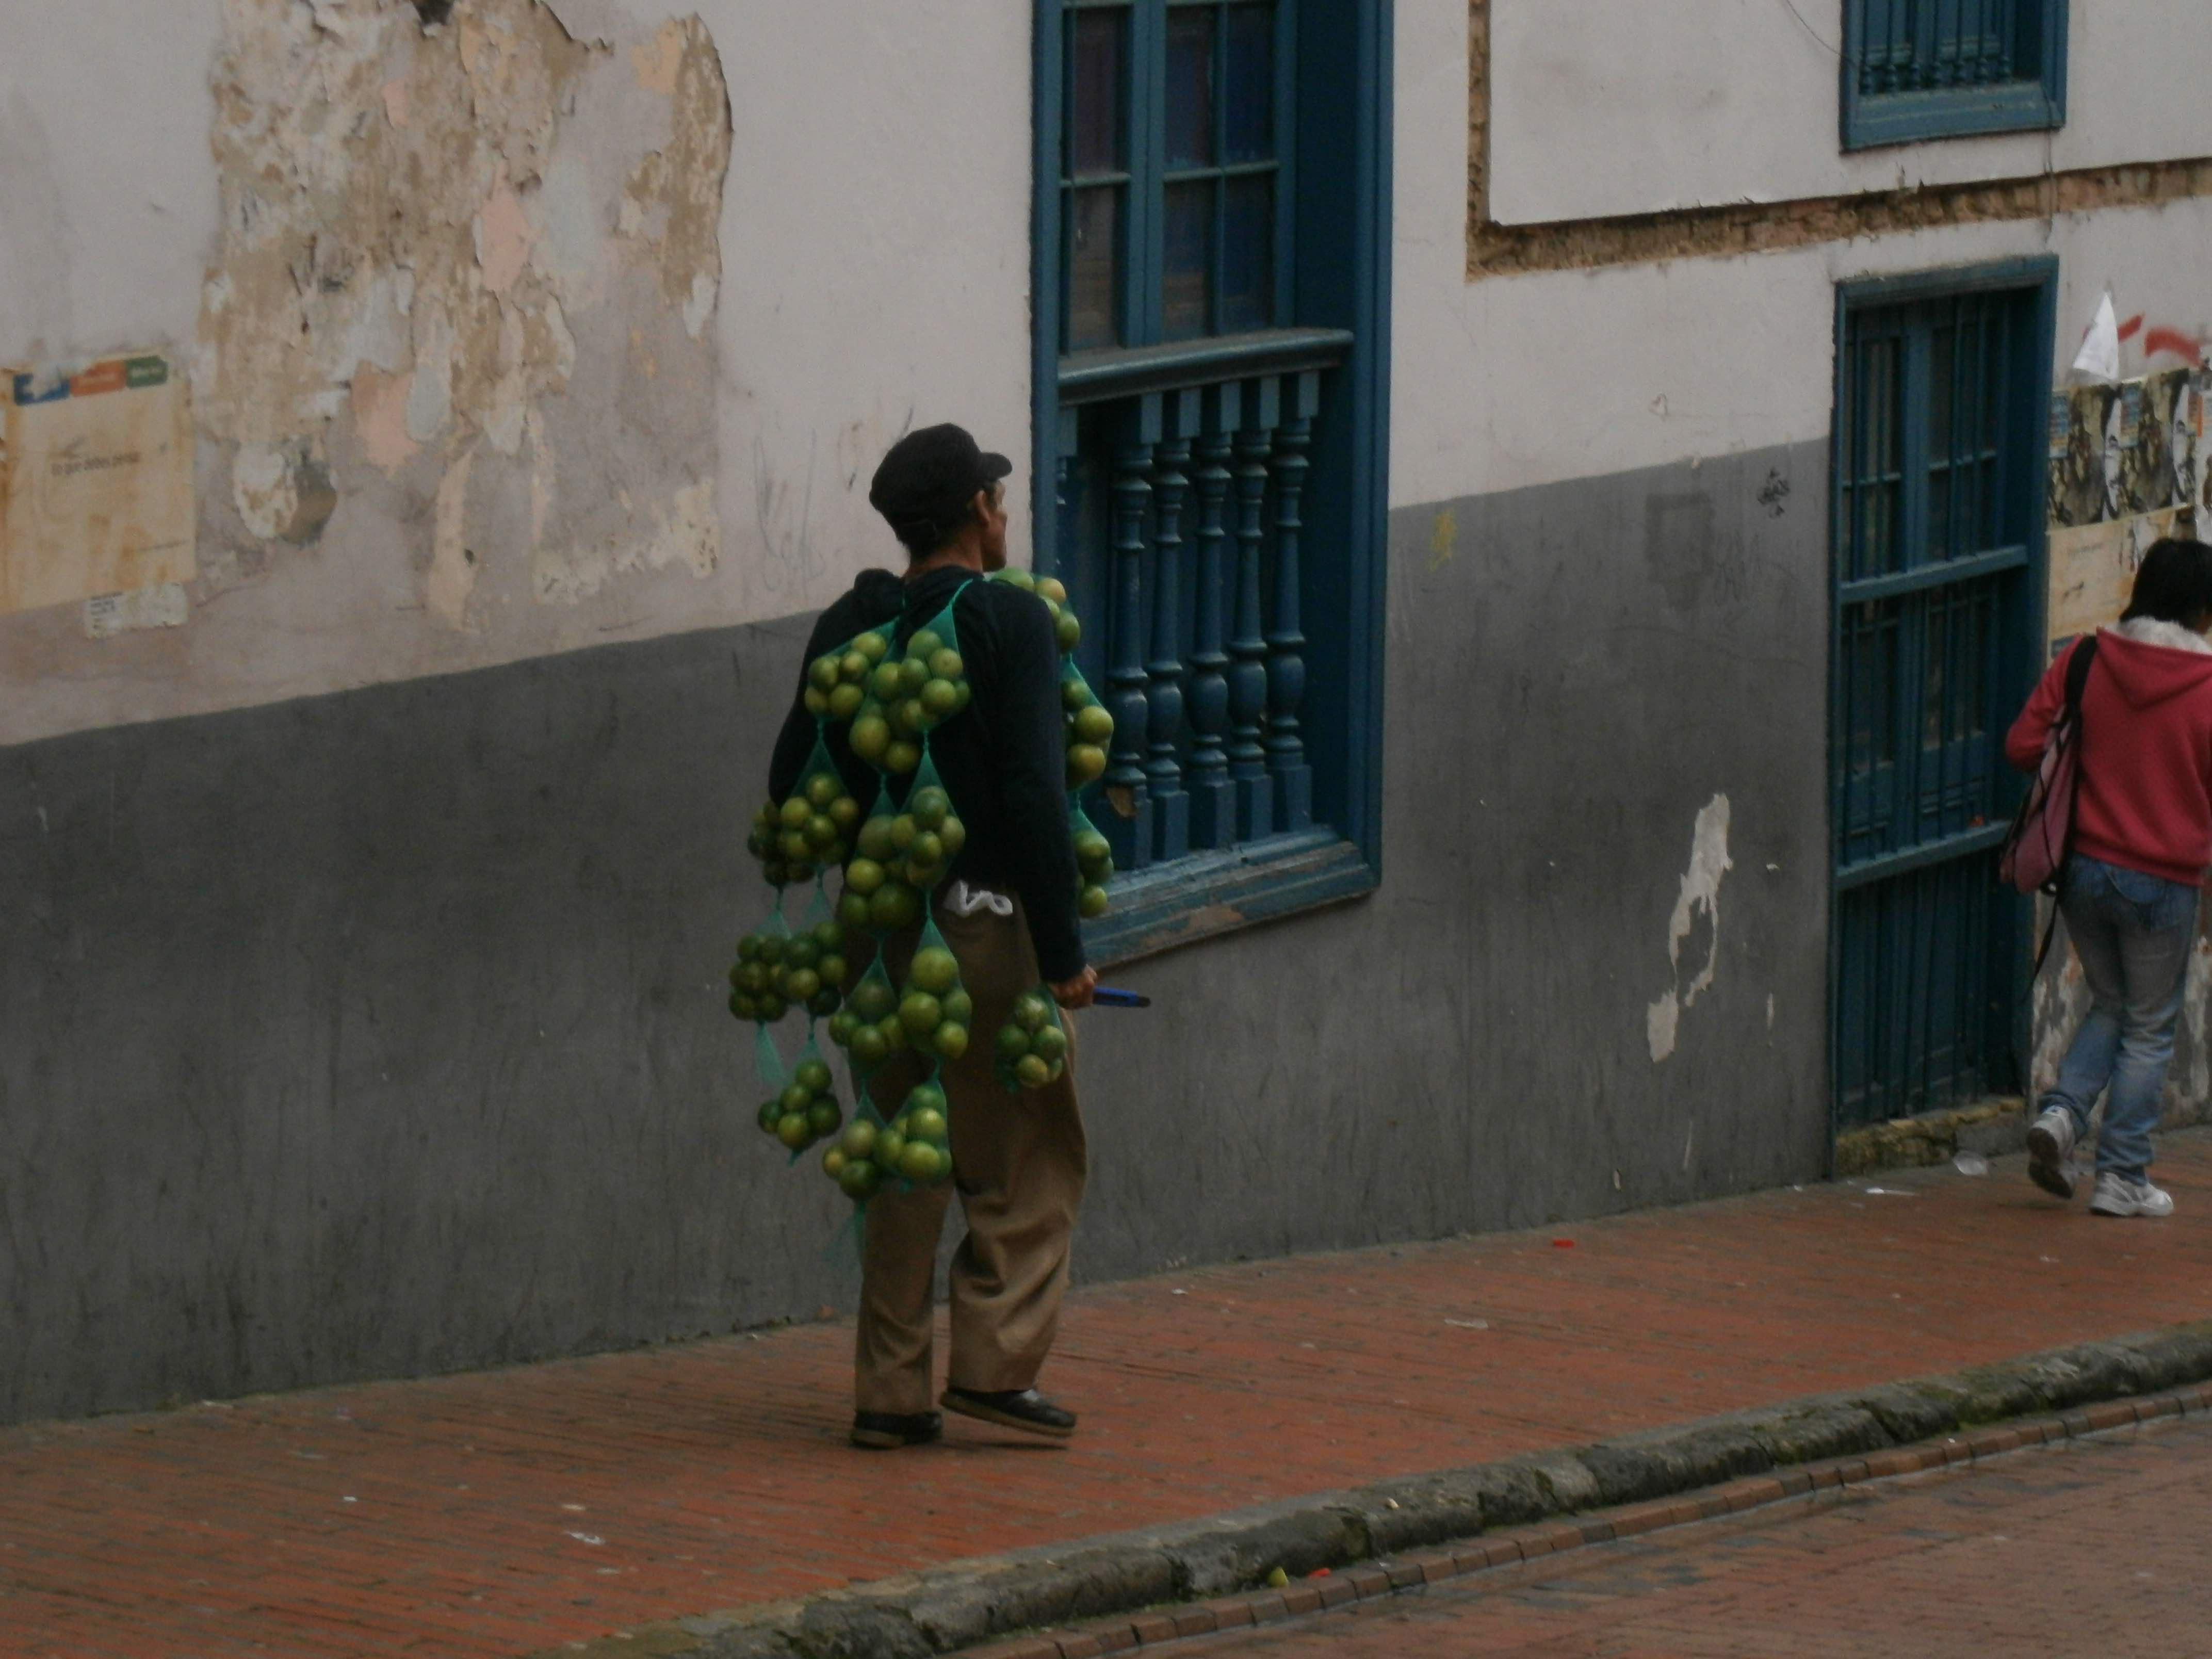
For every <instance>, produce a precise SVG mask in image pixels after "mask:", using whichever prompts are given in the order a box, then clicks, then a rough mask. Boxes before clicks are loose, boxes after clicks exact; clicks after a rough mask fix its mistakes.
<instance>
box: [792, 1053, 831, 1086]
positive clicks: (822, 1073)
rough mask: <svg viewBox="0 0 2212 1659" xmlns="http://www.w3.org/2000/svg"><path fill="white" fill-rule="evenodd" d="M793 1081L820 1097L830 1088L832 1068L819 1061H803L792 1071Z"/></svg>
mask: <svg viewBox="0 0 2212 1659" xmlns="http://www.w3.org/2000/svg"><path fill="white" fill-rule="evenodd" d="M791 1080H792V1081H793V1083H795V1084H797V1085H799V1087H800V1088H802V1089H805V1090H806V1091H809V1092H811V1093H813V1094H817V1095H818V1094H820V1093H821V1092H822V1091H823V1090H824V1089H827V1088H828V1087H829V1066H827V1065H825V1064H824V1063H823V1061H821V1060H800V1061H799V1064H798V1065H797V1066H794V1067H793V1069H792V1073H791Z"/></svg>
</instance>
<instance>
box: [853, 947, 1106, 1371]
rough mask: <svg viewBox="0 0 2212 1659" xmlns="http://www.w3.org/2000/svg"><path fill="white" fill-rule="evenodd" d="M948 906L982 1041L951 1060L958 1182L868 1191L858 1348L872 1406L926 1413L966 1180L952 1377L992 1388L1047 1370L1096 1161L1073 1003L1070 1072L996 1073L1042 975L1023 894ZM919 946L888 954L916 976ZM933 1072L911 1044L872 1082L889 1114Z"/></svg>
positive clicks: (857, 1367)
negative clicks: (1016, 1079) (1023, 1081)
mask: <svg viewBox="0 0 2212 1659" xmlns="http://www.w3.org/2000/svg"><path fill="white" fill-rule="evenodd" d="M936 919H937V927H938V931H939V933H943V934H944V935H945V943H946V944H947V945H951V947H952V954H953V955H954V956H956V957H958V958H959V959H960V977H961V982H962V983H963V985H965V986H966V987H967V989H968V994H969V996H971V997H973V998H974V999H975V1019H974V1024H972V1025H971V1026H970V1028H969V1031H970V1041H969V1046H968V1052H967V1053H966V1054H963V1055H962V1056H961V1057H960V1058H959V1059H958V1060H948V1061H946V1062H945V1076H944V1085H945V1098H946V1100H947V1102H948V1103H949V1105H950V1110H949V1111H948V1113H947V1118H948V1121H949V1122H950V1125H951V1140H952V1164H953V1181H952V1183H951V1184H950V1185H948V1186H939V1187H927V1188H916V1189H915V1190H914V1191H913V1192H910V1193H900V1192H896V1191H891V1190H886V1191H884V1192H882V1193H879V1194H877V1195H876V1197H875V1198H874V1199H872V1200H870V1202H869V1205H868V1212H867V1224H866V1226H867V1235H866V1237H867V1243H866V1249H865V1251H864V1253H863V1255H862V1257H861V1268H860V1331H859V1338H858V1341H857V1343H856V1346H855V1352H854V1374H855V1375H854V1395H855V1397H856V1401H857V1404H858V1406H859V1408H860V1410H862V1411H869V1412H896V1413H920V1412H926V1411H927V1410H929V1409H930V1408H931V1407H932V1406H933V1404H934V1401H935V1395H934V1391H933V1389H932V1388H931V1385H930V1380H931V1352H930V1349H931V1327H932V1324H933V1310H932V1302H933V1294H932V1293H933V1289H934V1285H935V1281H936V1277H937V1243H938V1238H939V1235H940V1234H941V1233H942V1232H943V1231H944V1226H945V1208H946V1206H947V1205H948V1204H949V1203H950V1202H951V1197H952V1193H953V1191H954V1190H955V1189H956V1188H957V1191H958V1193H959V1194H960V1207H961V1209H962V1211H963V1212H964V1214H965V1215H966V1218H967V1222H968V1237H966V1238H965V1239H964V1240H963V1241H962V1243H961V1245H960V1248H959V1249H958V1251H957V1253H955V1255H954V1256H953V1258H952V1271H951V1275H950V1281H949V1284H948V1286H947V1289H948V1291H949V1294H950V1299H951V1304H952V1354H951V1367H950V1375H949V1380H950V1381H951V1383H954V1384H955V1385H957V1387H960V1388H963V1389H981V1390H985V1391H988V1392H996V1391H998V1390H1000V1389H1026V1388H1029V1387H1030V1386H1031V1385H1032V1384H1034V1383H1036V1378H1037V1372H1038V1370H1040V1369H1041V1368H1042V1365H1043V1364H1044V1358H1045V1355H1046V1353H1047V1352H1048V1351H1049V1350H1050V1349H1051V1347H1052V1340H1053V1336H1054V1333H1055V1332H1056V1331H1057V1330H1058V1328H1059V1325H1060V1302H1061V1299H1062V1298H1063V1297H1065V1296H1066V1291H1067V1264H1068V1245H1069V1242H1070V1239H1071V1237H1072V1236H1073V1233H1074V1231H1075V1212H1076V1209H1077V1206H1079V1204H1080V1203H1081V1202H1082V1199H1083V1183H1084V1179H1085V1175H1086V1174H1087V1173H1088V1170H1089V1158H1088V1153H1087V1152H1086V1149H1085V1144H1084V1137H1083V1118H1082V1115H1081V1113H1080V1112H1079V1109H1077V1106H1076V1102H1075V1049H1074V1036H1075V1033H1074V1030H1073V1022H1072V1021H1070V1020H1069V1018H1068V1017H1067V1015H1066V1013H1065V1012H1063V1013H1062V1014H1061V1016H1060V1018H1061V1021H1062V1023H1063V1024H1067V1025H1068V1026H1069V1030H1068V1039H1069V1045H1068V1055H1067V1069H1066V1072H1065V1073H1063V1074H1062V1075H1061V1076H1060V1079H1059V1081H1057V1082H1055V1083H1052V1084H1048V1085H1046V1086H1045V1087H1044V1088H1042V1089H1024V1090H1022V1091H1019V1092H1018V1093H1012V1092H1009V1091H1007V1089H1006V1085H1004V1084H1002V1083H1000V1081H999V1079H998V1075H997V1071H996V1065H995V1043H996V1039H997V1037H998V1035H999V1028H1000V1026H1002V1025H1004V1024H1006V1021H1007V1019H1008V1018H1011V1017H1012V1012H1013V1003H1014V999H1015V998H1016V997H1018V996H1019V995H1020V994H1022V993H1023V992H1024V991H1028V990H1033V989H1035V988H1036V985H1037V977H1038V976H1037V963H1036V949H1035V948H1034V947H1033V946H1032V945H1030V930H1029V926H1028V924H1027V922H1026V921H1024V919H1023V917H1022V913H1021V907H1020V905H1019V904H1018V903H1017V904H1016V906H1015V908H1014V914H1013V915H1011V916H1000V915H993V914H992V913H991V912H990V911H989V910H987V909H983V910H978V911H977V912H976V913H975V915H972V916H957V915H953V914H951V912H950V911H948V910H945V909H944V908H939V910H938V911H937V915H936ZM914 950H915V937H914V935H912V934H907V935H903V936H901V937H898V938H895V939H892V940H890V943H889V944H888V945H886V947H885V951H884V955H885V957H886V960H885V963H884V967H885V969H886V971H887V972H889V973H890V975H891V977H892V978H893V980H894V981H897V980H902V979H903V978H904V977H905V974H906V967H907V963H908V961H909V960H910V959H911V958H912V957H913V954H914ZM928 1071H929V1068H928V1066H927V1064H926V1063H925V1062H923V1061H922V1060H921V1059H920V1058H919V1057H918V1056H915V1055H914V1054H897V1055H894V1056H893V1057H892V1059H891V1060H890V1061H889V1062H888V1063H887V1064H885V1066H884V1068H883V1069H882V1070H881V1071H880V1072H878V1073H876V1075H875V1077H874V1078H873V1079H872V1080H871V1086H870V1093H871V1094H872V1096H873V1097H874V1099H875V1102H876V1104H877V1107H878V1109H879V1110H880V1111H881V1112H882V1113H883V1115H884V1117H885V1118H886V1119H888V1118H890V1117H891V1116H893V1115H896V1113H897V1111H898V1109H899V1105H900V1103H901V1102H902V1101H903V1100H904V1099H905V1098H906V1094H907V1091H908V1090H909V1089H911V1088H913V1087H914V1086H915V1085H916V1084H918V1083H920V1082H921V1081H922V1080H923V1079H925V1078H926V1077H927V1075H928Z"/></svg>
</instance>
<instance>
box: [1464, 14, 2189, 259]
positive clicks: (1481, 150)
mask: <svg viewBox="0 0 2212 1659" xmlns="http://www.w3.org/2000/svg"><path fill="white" fill-rule="evenodd" d="M1490 139H1491V118H1490V0H1468V186H1467V202H1468V231H1467V239H1468V246H1467V279H1468V281H1469V282H1470V283H1472V282H1478V281H1480V280H1481V279H1482V278H1484V277H1486V276H1515V275H1519V274H1522V273H1526V272H1531V271H1541V270H1589V269H1592V268H1594V267H1596V266H1600V265H1620V264H1649V263H1650V262H1653V261H1656V260H1660V259H1698V258H1729V257H1730V256H1733V255H1736V254H1743V253H1771V252H1779V251H1781V250H1783V249H1785V248H1796V247H1809V246H1814V244H1816V243H1820V242H1838V241H1846V240H1854V239H1856V238H1858V237H1862V236H1893V235H1896V234H1899V233H1901V232H1905V231H1913V230H1931V229H1935V228H1939V227H1942V226H1945V225H1978V224H2003V223H2009V222H2017V221H2020V220H2024V219H2050V218H2055V217H2057V216H2058V215H2060V214H2064V213H2091V212H2095V211H2097V210H2101V209H2107V208H2140V207H2155V206H2157V205H2158V204H2160V203H2164V202H2178V201H2185V200H2188V199H2190V198H2191V197H2201V196H2212V157H2199V158H2196V159H2193V160H2187V161H2158V162H2147V163H2146V162H2139V163H2134V164H2130V165H2124V166H2119V167H2075V168H2072V169H2069V170H2068V171H2066V172H2063V173H2040V174H2038V175H2036V176H2034V177H2032V178H2025V179H1991V180H1986V181H1984V182H1981V183H1975V184H1961V185H1922V186H1920V187H1918V188H1916V189H1911V190H1890V191H1869V192H1866V193H1864V194H1862V195H1855V196H1821V197H1810V198H1807V199H1804V200H1800V201H1792V202H1757V203H1744V204H1730V205H1728V206H1725V207H1711V208H1690V209H1684V210H1678V211H1675V212H1672V213H1647V214H1632V215H1627V216H1622V217H1619V218H1608V219H1579V220H1564V221H1561V222H1557V223H1553V224H1541V225H1501V224H1498V223H1497V222H1495V221H1493V220H1492V218H1491V216H1490V174H1491V155H1490Z"/></svg>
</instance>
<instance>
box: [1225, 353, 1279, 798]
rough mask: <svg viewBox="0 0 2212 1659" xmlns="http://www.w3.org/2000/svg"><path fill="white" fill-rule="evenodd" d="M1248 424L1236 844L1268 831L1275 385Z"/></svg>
mask: <svg viewBox="0 0 2212 1659" xmlns="http://www.w3.org/2000/svg"><path fill="white" fill-rule="evenodd" d="M1281 406H1282V383H1281V381H1280V380H1276V379H1273V378H1269V379H1267V380H1255V381H1254V382H1253V383H1252V384H1251V386H1250V387H1249V415H1250V418H1249V420H1248V421H1247V422H1245V423H1244V428H1243V430H1242V431H1241V432H1239V433H1238V434H1237V463H1238V465H1237V620H1236V624H1235V626H1236V632H1235V633H1234V634H1233V635H1231V638H1230V641H1229V654H1230V656H1231V659H1233V665H1232V666H1231V668H1230V671H1229V775H1230V778H1231V781H1233V783H1234V784H1235V786H1236V792H1237V840H1239V841H1255V840H1257V839H1259V838H1260V837H1261V836H1266V835H1269V834H1271V833H1273V829H1274V810H1273V808H1274V783H1273V780H1272V779H1270V778H1269V777H1268V775H1267V747H1266V744H1264V743H1263V741H1262V739H1261V721H1262V720H1264V719H1265V718H1266V716H1267V637H1266V635H1264V634H1263V633H1262V632H1261V615H1260V565H1261V542H1262V540H1263V539H1264V538H1266V535H1267V525H1266V503H1267V462H1268V459H1269V458H1270V457H1271V456H1272V455H1273V453H1274V441H1275V426H1276V423H1277V422H1278V421H1279V418H1280V411H1281Z"/></svg>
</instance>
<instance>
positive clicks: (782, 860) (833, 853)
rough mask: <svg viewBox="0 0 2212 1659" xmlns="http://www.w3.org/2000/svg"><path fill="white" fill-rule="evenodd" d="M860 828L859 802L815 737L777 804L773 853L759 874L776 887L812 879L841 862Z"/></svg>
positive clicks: (835, 763) (833, 760)
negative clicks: (788, 791)
mask: <svg viewBox="0 0 2212 1659" xmlns="http://www.w3.org/2000/svg"><path fill="white" fill-rule="evenodd" d="M859 828H860V802H858V801H857V800H854V799H853V793H852V791H851V790H850V789H848V787H846V784H845V775H844V774H843V773H842V772H840V771H839V770H838V769H837V762H836V757H833V756H832V755H831V754H830V752H829V744H827V743H826V742H824V741H823V739H822V738H818V737H817V738H816V739H815V740H814V752H813V753H812V754H811V755H810V756H808V757H807V760H806V765H805V769H804V770H802V771H801V772H800V773H799V781H798V783H797V784H795V785H794V786H793V788H792V792H791V794H790V795H789V797H788V798H787V799H785V801H784V802H783V804H782V805H781V806H779V807H777V808H776V835H775V849H774V850H775V857H774V859H773V860H769V861H768V865H767V867H766V868H764V870H763V874H765V875H766V876H767V877H768V878H769V880H770V881H772V882H775V884H776V885H778V886H784V885H787V884H790V883H793V882H799V881H811V880H812V879H813V878H814V876H815V872H817V870H819V869H821V868H823V867H824V866H829V865H833V864H842V863H843V862H844V861H845V860H846V858H847V857H848V855H849V854H850V853H851V851H852V845H853V842H852V838H853V834H854V831H855V830H856V829H859Z"/></svg>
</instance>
